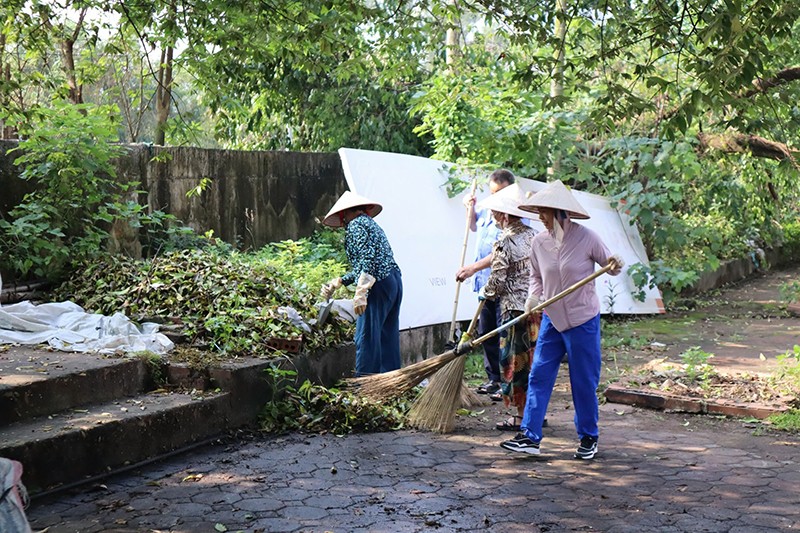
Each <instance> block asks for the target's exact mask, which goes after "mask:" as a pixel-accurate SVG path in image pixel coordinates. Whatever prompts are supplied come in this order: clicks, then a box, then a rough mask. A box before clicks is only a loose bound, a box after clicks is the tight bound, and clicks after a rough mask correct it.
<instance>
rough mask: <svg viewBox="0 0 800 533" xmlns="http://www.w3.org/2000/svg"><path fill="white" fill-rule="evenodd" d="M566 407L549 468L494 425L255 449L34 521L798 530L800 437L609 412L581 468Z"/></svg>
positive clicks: (176, 462)
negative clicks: (518, 451) (512, 445)
mask: <svg viewBox="0 0 800 533" xmlns="http://www.w3.org/2000/svg"><path fill="white" fill-rule="evenodd" d="M568 406H569V403H568V401H567V399H566V397H565V395H564V394H563V392H562V393H560V394H559V396H558V397H557V398H554V405H553V411H552V413H551V414H550V415H549V420H550V426H551V427H550V428H549V429H547V430H546V431H547V432H548V434H547V436H546V439H545V440H544V441H543V444H542V445H543V455H542V456H541V457H540V458H533V457H530V458H529V457H519V456H514V455H512V454H511V453H510V452H506V451H504V450H502V449H501V448H499V447H498V443H499V442H500V440H501V437H502V436H503V434H501V433H500V432H498V431H496V430H494V429H491V424H490V422H492V421H493V420H488V419H487V420H486V421H485V423H483V424H479V425H477V426H478V427H473V428H462V427H459V428H457V429H456V431H455V432H453V433H452V434H448V435H436V434H430V433H423V432H415V431H400V432H394V433H378V434H368V435H353V436H347V437H342V438H339V437H335V436H330V435H326V436H310V435H305V436H304V435H296V434H295V435H290V436H286V437H279V438H267V439H247V440H244V441H237V442H229V443H224V444H223V443H221V444H218V445H214V446H209V447H207V448H204V449H202V450H198V451H195V452H192V453H189V454H186V455H181V456H178V457H175V458H173V459H170V460H168V461H165V462H162V463H158V464H155V465H152V466H150V467H148V468H143V469H141V470H138V471H136V472H134V473H131V474H128V475H124V476H117V477H114V478H111V479H109V480H106V481H104V485H103V486H95V487H91V488H88V487H87V488H84V489H82V490H79V491H76V492H73V493H71V494H62V495H59V496H58V497H56V498H55V499H50V500H47V501H42V502H37V503H36V504H35V505H34V506H33V508H32V509H30V510H29V516H30V518H31V521H32V524H33V525H34V527H35V528H40V529H42V528H48V529H47V531H48V532H49V533H62V532H82V533H93V532H99V531H107V532H111V531H117V532H123V531H125V532H132V531H137V532H139V531H171V532H187V533H188V532H191V533H194V532H198V533H199V532H214V531H219V530H223V527H222V526H224V527H225V528H226V529H227V530H228V531H237V530H242V531H247V532H259V531H263V532H278V531H306V532H325V531H332V532H350V531H364V532H366V531H376V532H378V531H385V532H392V533H394V532H416V531H440V532H450V531H453V532H462V531H485V530H489V531H512V532H513V531H520V532H523V531H524V532H537V531H549V532H555V531H605V532H619V533H622V532H628V531H630V532H642V531H667V532H668V531H676V532H677V531H681V532H683V531H687V532H688V531H692V532H695V531H720V532H741V533H756V532H762V531H764V532H766V531H793V530H797V529H800V505H798V502H800V459H799V458H798V455H800V454H798V452H800V439H799V438H797V437H787V436H786V435H781V434H777V433H776V434H762V435H760V436H756V435H754V434H753V432H754V429H753V428H751V427H747V426H748V424H747V423H745V422H742V421H737V420H731V419H715V418H708V417H700V416H689V415H680V414H664V413H656V412H651V411H642V410H638V409H634V408H631V407H628V406H621V405H614V404H606V405H604V406H602V413H601V417H602V428H603V429H602V435H601V439H600V450H601V451H600V453H599V454H598V456H597V458H596V459H595V460H594V461H592V462H579V461H577V460H575V459H573V458H572V452H573V451H574V448H575V446H576V442H575V437H574V430H573V429H572V421H571V411H570V410H569V409H568ZM489 409H490V410H492V409H494V410H499V409H500V408H499V407H490V408H489ZM215 527H216V528H217V529H215Z"/></svg>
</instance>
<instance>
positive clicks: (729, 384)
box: [618, 346, 800, 409]
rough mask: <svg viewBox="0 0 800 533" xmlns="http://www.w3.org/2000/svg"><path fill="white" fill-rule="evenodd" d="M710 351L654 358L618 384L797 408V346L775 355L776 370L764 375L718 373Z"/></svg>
mask: <svg viewBox="0 0 800 533" xmlns="http://www.w3.org/2000/svg"><path fill="white" fill-rule="evenodd" d="M712 357H713V354H710V353H707V352H703V351H702V350H700V349H699V348H697V347H694V348H690V349H689V350H687V351H686V352H684V353H683V354H682V355H681V360H682V362H681V363H676V362H670V361H668V360H667V359H666V358H663V359H654V360H652V361H650V362H649V363H647V364H645V365H643V366H642V367H640V368H639V369H637V370H636V371H635V372H634V373H632V374H628V375H625V376H623V377H621V378H620V379H619V381H618V385H621V386H624V387H626V388H631V389H640V390H641V389H644V390H647V389H650V390H658V391H661V392H664V393H668V394H673V395H676V396H686V397H690V398H702V399H726V400H732V401H735V402H738V403H763V404H775V405H782V406H787V407H791V408H795V409H796V408H800V379H799V378H800V347H797V346H796V347H795V350H794V352H791V351H790V352H787V353H786V354H784V356H779V358H778V359H779V361H780V365H779V369H778V371H777V372H775V373H774V374H772V375H770V376H768V377H765V376H761V375H757V374H736V375H727V374H720V373H718V372H717V371H716V369H715V368H714V367H713V366H712V365H711V364H710V363H709V362H708V360H709V359H710V358H712Z"/></svg>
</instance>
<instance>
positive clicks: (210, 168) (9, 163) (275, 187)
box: [0, 141, 347, 248]
mask: <svg viewBox="0 0 800 533" xmlns="http://www.w3.org/2000/svg"><path fill="white" fill-rule="evenodd" d="M15 146H16V142H15V141H0V187H2V190H3V191H4V194H3V195H2V196H0V214H2V213H6V212H8V210H10V209H11V208H13V207H14V206H15V205H16V204H17V203H19V201H20V200H21V199H22V196H23V195H24V193H25V192H26V191H27V190H29V186H28V185H27V184H26V183H25V182H23V181H22V180H20V179H18V172H17V169H16V168H15V167H14V166H13V159H14V155H13V154H8V153H7V152H8V150H9V149H11V148H13V147H15ZM127 149H128V154H127V155H126V156H124V157H122V158H120V159H119V160H118V161H117V173H118V176H119V179H120V181H121V182H125V183H134V182H135V183H139V184H140V189H141V190H142V191H144V194H141V195H139V197H138V201H139V203H141V204H142V205H148V206H149V207H150V208H151V209H154V210H156V209H157V210H161V211H164V212H166V213H169V214H172V215H175V216H176V217H177V218H178V219H180V220H181V221H183V222H184V223H185V224H187V225H188V226H190V227H192V228H194V229H195V230H197V231H198V232H201V233H204V232H206V231H208V230H214V234H215V235H216V236H217V237H219V238H221V239H222V240H224V241H226V242H230V243H235V244H239V245H241V246H243V247H248V248H259V247H261V246H263V245H264V244H266V243H269V242H274V241H279V240H284V239H296V238H299V237H306V236H308V235H310V234H311V233H312V232H313V231H314V229H316V228H318V227H319V225H318V224H317V222H316V220H315V219H317V218H320V219H321V218H322V217H323V216H324V215H325V213H327V211H328V209H330V207H331V206H332V205H333V204H334V202H335V201H336V199H337V198H338V197H339V196H340V195H341V194H342V193H343V192H344V191H345V190H346V189H347V185H346V183H345V180H344V172H343V170H342V164H341V160H340V159H339V154H336V153H303V152H264V151H254V152H244V151H234V150H207V149H202V148H175V147H160V146H149V145H144V144H134V145H127ZM204 178H208V179H210V183H209V186H208V188H207V189H206V190H205V191H204V192H203V193H202V194H201V195H200V196H199V197H192V198H187V196H186V193H187V192H188V191H189V190H191V189H193V188H195V187H197V186H198V185H199V184H200V183H201V181H202V180H203V179H204Z"/></svg>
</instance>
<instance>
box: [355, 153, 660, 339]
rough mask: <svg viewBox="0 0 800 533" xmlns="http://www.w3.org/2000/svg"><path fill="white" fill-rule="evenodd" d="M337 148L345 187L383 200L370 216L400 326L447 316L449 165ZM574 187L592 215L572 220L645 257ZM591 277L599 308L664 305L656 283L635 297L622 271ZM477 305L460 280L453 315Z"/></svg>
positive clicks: (617, 249) (457, 208)
mask: <svg viewBox="0 0 800 533" xmlns="http://www.w3.org/2000/svg"><path fill="white" fill-rule="evenodd" d="M339 155H340V157H341V159H342V166H343V168H344V174H345V178H346V180H347V184H348V186H349V187H350V190H351V191H353V192H355V193H357V194H360V195H362V196H366V197H367V198H369V199H371V200H374V201H376V202H378V203H380V204H381V205H382V206H383V211H382V212H381V213H380V214H379V215H378V216H377V217H376V218H375V221H376V222H377V223H378V224H379V225H380V226H381V227H382V228H383V230H384V231H385V232H386V236H387V238H388V239H389V243H390V244H391V246H392V250H393V251H394V256H395V261H396V262H397V264H398V265H399V266H400V270H401V271H402V273H403V304H402V307H401V309H400V328H401V329H407V328H416V327H421V326H430V325H433V324H442V323H449V322H450V321H451V319H452V316H453V307H454V304H455V295H456V285H457V283H456V280H455V274H456V271H457V270H458V268H459V266H460V260H461V252H462V249H463V244H464V234H465V229H466V218H465V215H466V212H465V209H464V205H463V196H464V195H463V193H462V194H461V195H458V196H455V197H453V198H448V196H447V192H446V190H445V187H444V183H445V181H446V180H447V178H448V176H449V173H448V172H449V171H448V169H450V168H452V166H453V165H452V164H450V163H445V162H442V161H436V160H433V159H428V158H424V157H416V156H410V155H403V154H393V153H387V152H374V151H370V150H355V149H351V148H341V149H340V150H339ZM519 183H520V186H521V187H522V188H523V189H526V190H531V191H534V192H535V191H538V190H540V189H541V188H542V187H544V186H545V184H544V183H541V182H537V181H533V180H527V179H520V180H519ZM574 194H575V196H576V198H577V199H578V201H579V202H580V203H581V205H583V206H584V208H586V210H587V211H588V212H589V214H590V215H591V217H592V218H591V219H589V220H585V221H584V220H582V221H579V222H580V223H581V224H584V225H586V226H588V227H590V228H592V229H593V230H594V231H596V232H597V233H598V234H599V235H600V237H602V239H603V240H604V241H605V243H606V245H607V246H608V248H609V249H610V250H611V251H612V253H617V254H619V255H620V256H622V258H623V259H624V260H625V263H626V268H627V266H630V265H632V264H635V263H639V262H641V263H644V264H647V255H646V253H645V249H644V246H643V245H642V240H641V238H640V236H639V233H638V231H637V229H636V227H635V226H631V225H630V224H628V221H627V219H626V217H625V215H624V214H622V213H619V212H617V210H615V209H613V208H611V206H610V205H609V202H608V200H607V199H605V198H603V197H602V196H597V195H594V194H588V193H582V192H579V191H574ZM486 195H488V191H486V190H484V191H479V193H478V195H477V196H478V199H479V200H480V199H481V198H483V197H485V196H486ZM532 216H533V217H535V216H536V215H532ZM531 226H532V227H533V228H534V229H536V230H537V231H543V230H544V228H543V227H542V225H541V224H540V223H539V221H538V219H534V221H533V223H532V224H531ZM474 254H475V233H470V235H469V243H468V248H467V256H466V264H469V263H471V262H473V260H474ZM595 283H596V284H597V291H598V295H599V296H600V302H601V307H602V312H603V313H609V312H614V313H617V314H651V313H663V312H664V306H663V304H662V302H661V296H660V294H659V292H658V290H655V289H652V290H649V291H648V292H647V293H646V298H645V301H643V302H640V301H638V300H636V299H634V298H633V296H632V293H633V292H634V291H635V286H634V284H633V281H632V280H631V279H630V277H629V276H627V275H626V274H624V273H623V274H621V275H619V276H616V277H612V276H608V275H603V276H601V277H599V278H598V279H597V280H596V282H595ZM610 303H613V309H611V308H610V306H609V304H610ZM477 304H478V299H477V297H476V295H475V294H474V293H473V292H472V283H471V280H468V281H466V282H465V283H463V284H462V286H461V290H460V297H459V301H458V311H457V314H456V318H457V320H469V319H471V318H472V316H473V314H474V313H475V310H476V308H477Z"/></svg>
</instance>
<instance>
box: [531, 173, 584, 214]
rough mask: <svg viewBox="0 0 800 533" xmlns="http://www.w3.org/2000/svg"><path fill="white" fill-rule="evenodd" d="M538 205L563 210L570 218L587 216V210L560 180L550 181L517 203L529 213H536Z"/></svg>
mask: <svg viewBox="0 0 800 533" xmlns="http://www.w3.org/2000/svg"><path fill="white" fill-rule="evenodd" d="M540 207H549V208H551V209H561V210H564V211H566V212H567V213H569V216H570V217H572V218H579V219H587V218H589V213H588V211H586V209H584V208H583V206H582V205H581V204H579V203H578V200H576V199H575V197H574V196H572V193H571V192H570V190H569V189H568V188H567V186H566V185H564V184H563V183H561V181H560V180H555V181H551V182H550V183H548V184H547V186H546V187H545V188H544V189H542V190H541V191H539V192H537V193H536V194H534V195H533V196H531V197H530V198H528V199H527V200H525V201H524V202H521V203H520V204H519V208H520V209H522V210H523V211H528V212H530V213H538V212H539V208H540Z"/></svg>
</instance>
